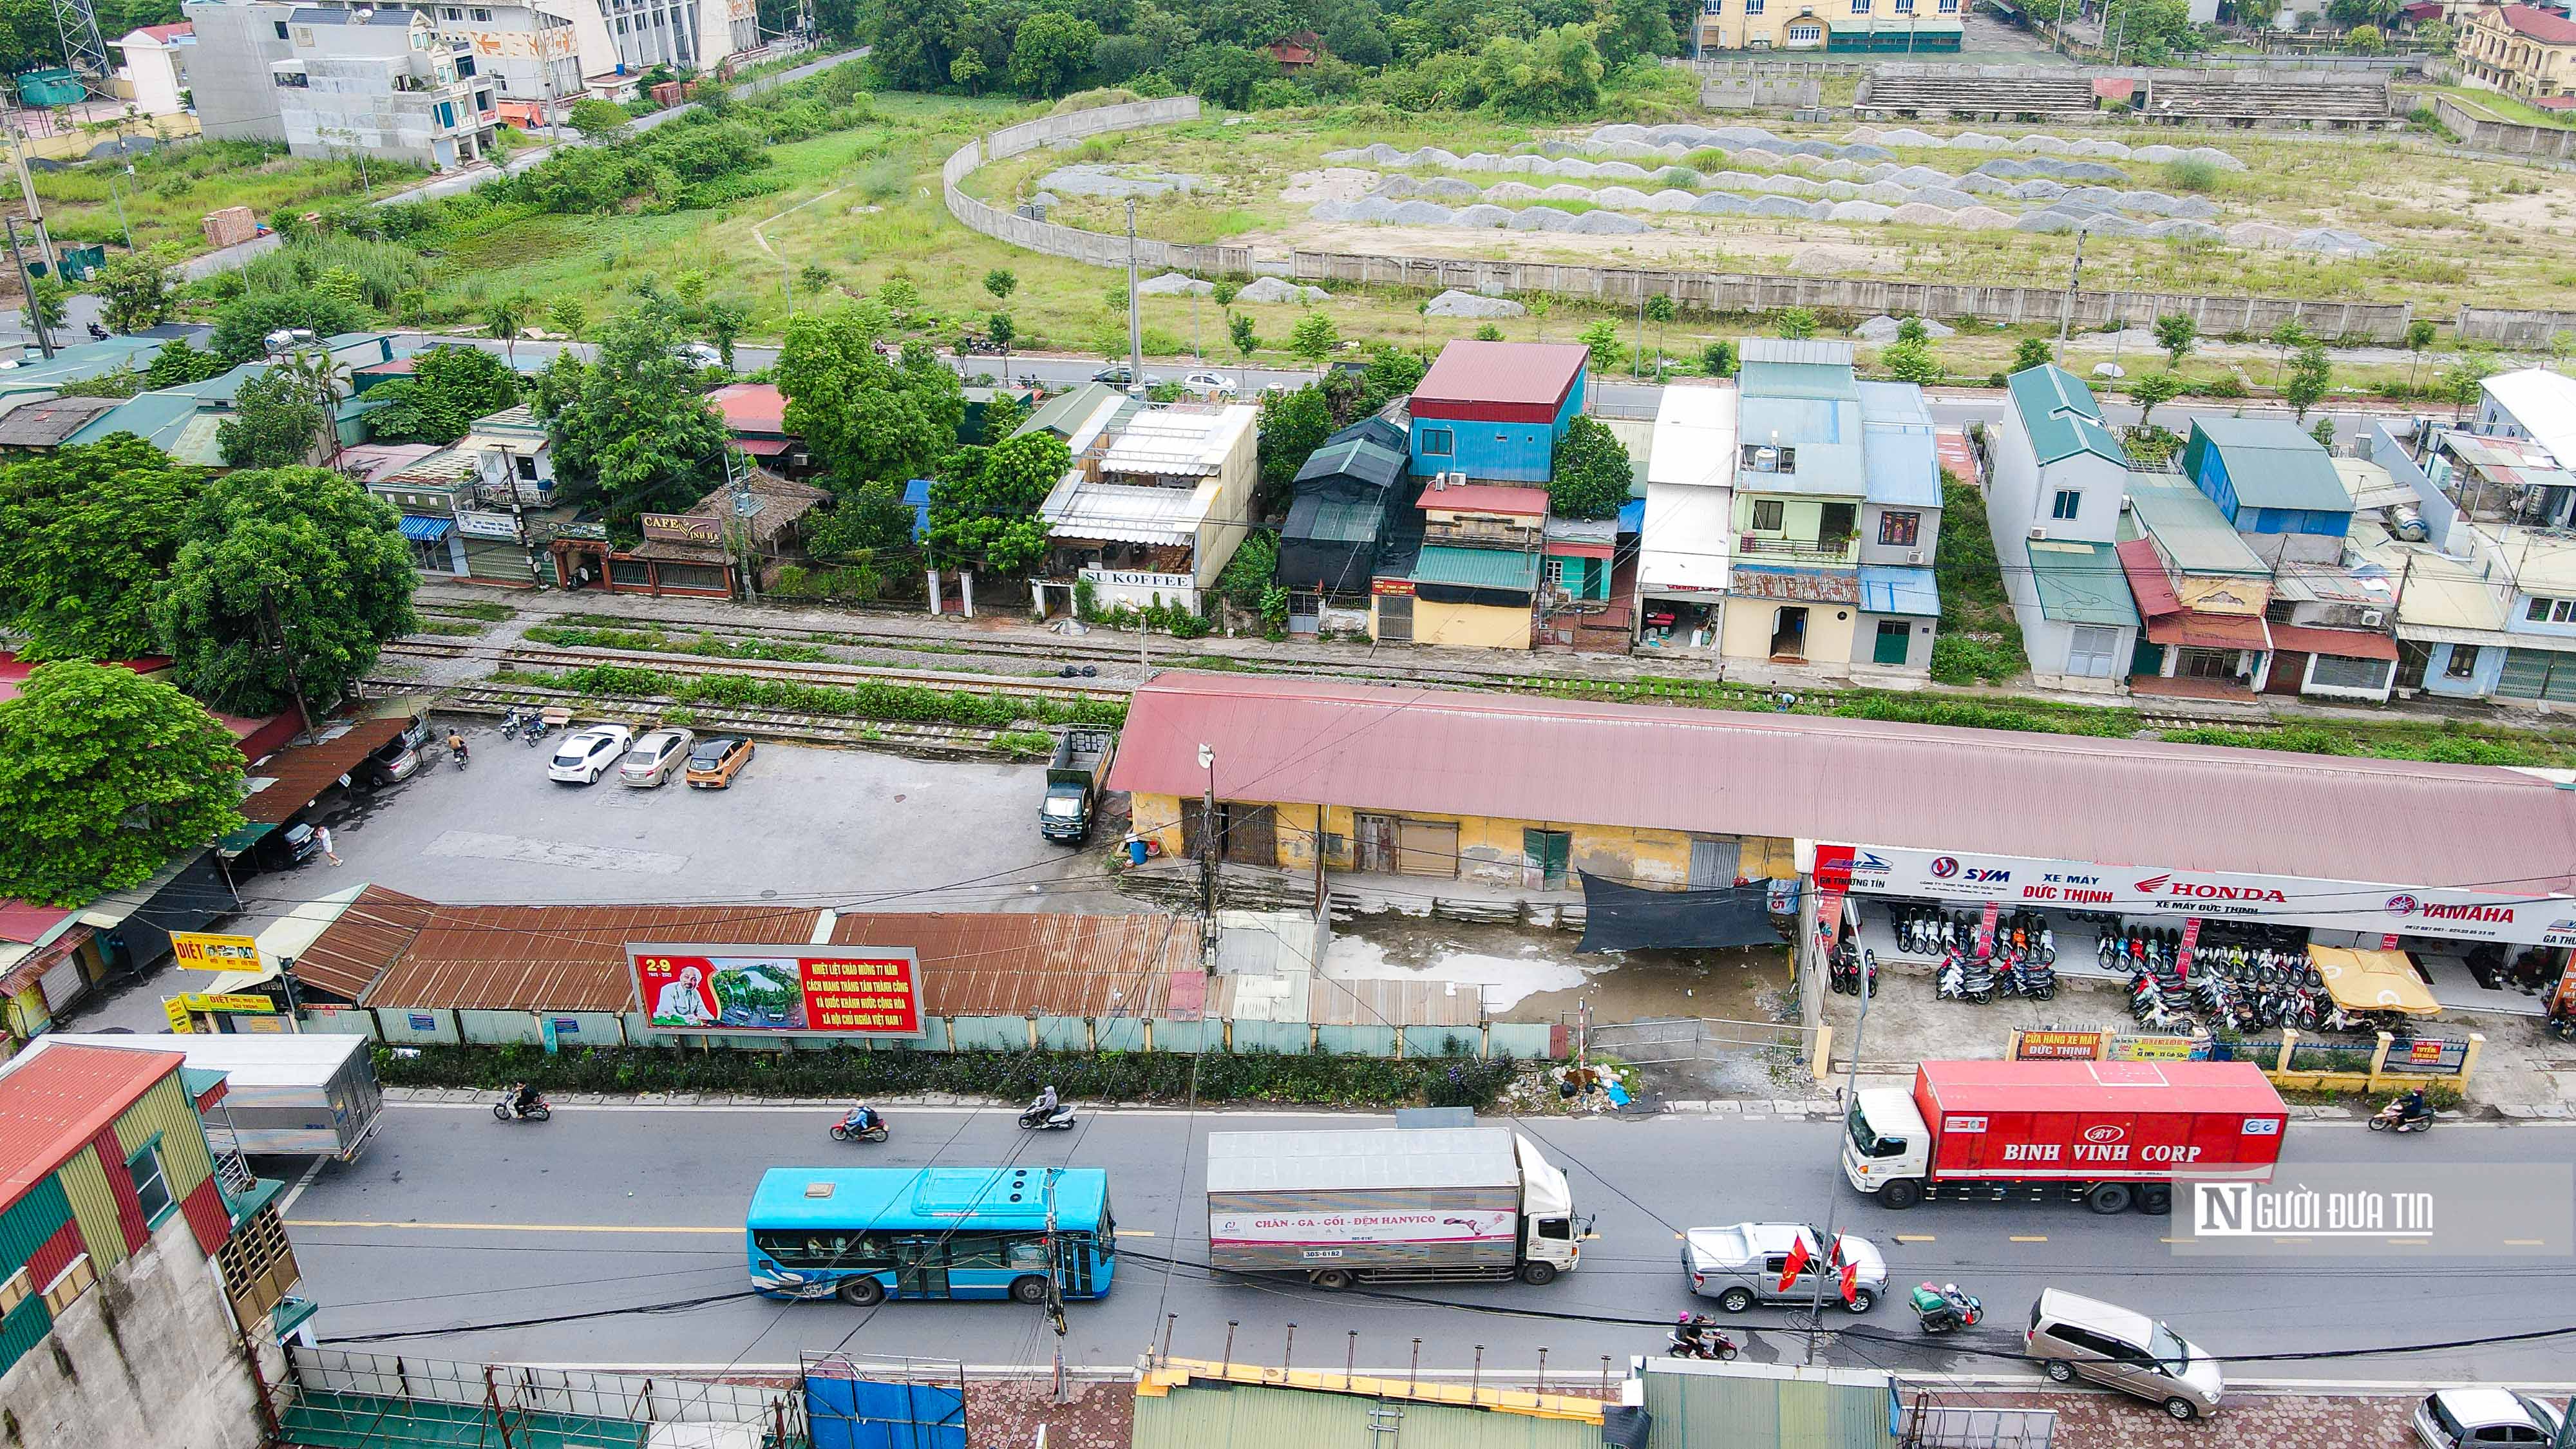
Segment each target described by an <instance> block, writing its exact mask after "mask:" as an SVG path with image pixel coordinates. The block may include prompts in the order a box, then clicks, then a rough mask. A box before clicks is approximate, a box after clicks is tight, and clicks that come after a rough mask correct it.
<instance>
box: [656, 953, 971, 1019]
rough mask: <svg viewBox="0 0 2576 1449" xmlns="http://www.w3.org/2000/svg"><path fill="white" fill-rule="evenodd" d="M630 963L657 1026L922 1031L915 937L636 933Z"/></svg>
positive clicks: (919, 964) (918, 967)
mask: <svg viewBox="0 0 2576 1449" xmlns="http://www.w3.org/2000/svg"><path fill="white" fill-rule="evenodd" d="M626 964H627V967H628V969H629V970H630V971H632V972H633V974H634V977H635V1000H636V1002H637V1004H638V1005H639V1006H640V1007H641V1008H642V1010H643V1012H644V1017H645V1022H646V1024H647V1025H648V1026H650V1027H651V1028H652V1029H653V1030H655V1031H667V1032H713V1033H721V1034H724V1035H728V1036H741V1035H745V1034H749V1033H754V1032H779V1033H794V1034H798V1035H807V1036H849V1037H917V1036H920V1035H921V1034H922V1027H921V960H920V958H919V956H917V955H916V954H915V953H914V952H913V950H912V948H910V947H908V946H903V947H886V946H727V945H703V944H696V945H666V944H661V943H638V942H630V943H628V945H627V947H626Z"/></svg>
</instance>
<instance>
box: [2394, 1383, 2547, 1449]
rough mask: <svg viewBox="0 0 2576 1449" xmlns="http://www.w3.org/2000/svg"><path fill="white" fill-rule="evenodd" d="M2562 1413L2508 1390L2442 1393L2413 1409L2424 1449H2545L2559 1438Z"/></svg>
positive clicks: (2430, 1396)
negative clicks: (2516, 1448)
mask: <svg viewBox="0 0 2576 1449" xmlns="http://www.w3.org/2000/svg"><path fill="white" fill-rule="evenodd" d="M2558 1418H2559V1413H2558V1410H2557V1409H2555V1408H2553V1407H2551V1406H2550V1405H2549V1404H2547V1403H2545V1402H2543V1401H2542V1400H2540V1399H2537V1398H2534V1397H2532V1396H2531V1395H2529V1394H2517V1393H2512V1392H2509V1391H2507V1390H2504V1389H2443V1390H2442V1391H2440V1392H2439V1393H2435V1394H2431V1395H2428V1396H2427V1397H2426V1398H2425V1400H2424V1402H2422V1403H2420V1404H2417V1405H2416V1406H2415V1416H2414V1424H2415V1442H2417V1443H2418V1444H2421V1445H2423V1446H2424V1449H2505V1446H2508V1445H2521V1446H2524V1449H2542V1446H2544V1445H2548V1444H2551V1443H2555V1442H2556V1441H2557V1438H2558Z"/></svg>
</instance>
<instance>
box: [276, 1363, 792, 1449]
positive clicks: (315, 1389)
mask: <svg viewBox="0 0 2576 1449" xmlns="http://www.w3.org/2000/svg"><path fill="white" fill-rule="evenodd" d="M289 1353H290V1356H289V1359H288V1367H289V1372H290V1376H291V1378H292V1381H293V1392H292V1393H291V1395H289V1396H288V1397H287V1398H286V1401H285V1404H284V1407H283V1409H282V1410H281V1413H280V1418H281V1419H282V1421H283V1424H284V1429H285V1434H284V1438H285V1439H286V1440H287V1442H290V1443H314V1444H342V1445H348V1446H350V1449H402V1446H409V1445H419V1444H465V1443H493V1444H533V1443H544V1444H559V1445H562V1446H565V1449H612V1446H614V1449H626V1446H631V1445H634V1444H637V1443H641V1442H644V1441H645V1440H646V1439H647V1438H648V1437H650V1438H651V1439H652V1441H653V1442H656V1443H660V1442H663V1441H664V1439H665V1438H669V1437H670V1436H669V1435H668V1434H667V1433H657V1432H656V1431H654V1430H652V1429H651V1428H650V1427H649V1426H652V1425H657V1424H701V1425H719V1426H733V1427H734V1432H735V1434H736V1436H737V1437H749V1438H750V1439H751V1441H752V1442H761V1441H762V1439H763V1438H764V1436H765V1437H766V1438H767V1439H769V1440H772V1441H775V1442H780V1443H787V1444H797V1443H802V1442H804V1434H805V1413H804V1395H803V1392H802V1390H801V1389H799V1388H798V1387H797V1386H796V1384H795V1381H794V1379H793V1378H786V1379H781V1380H780V1381H778V1382H776V1383H758V1382H742V1381H735V1382H724V1383H719V1382H716V1381H713V1380H708V1379H682V1378H673V1377H670V1376H656V1375H650V1374H628V1373H605V1372H594V1371H592V1370H588V1369H548V1368H533V1367H530V1366H528V1365H525V1364H477V1363H462V1362H457V1361H453V1360H446V1359H428V1358H411V1357H407V1356H402V1355H395V1354H373V1353H353V1352H349V1351H347V1350H344V1349H336V1348H306V1347H302V1346H297V1347H295V1348H293V1349H291V1350H290V1351H289ZM694 1432H695V1433H696V1434H698V1435H700V1436H703V1437H700V1438H689V1439H687V1440H685V1442H690V1443H699V1442H705V1443H716V1442H730V1441H728V1440H723V1439H720V1438H719V1437H716V1436H717V1434H718V1432H719V1431H712V1430H699V1431H694ZM670 1442H674V1443H677V1442H683V1440H681V1439H678V1438H671V1439H670Z"/></svg>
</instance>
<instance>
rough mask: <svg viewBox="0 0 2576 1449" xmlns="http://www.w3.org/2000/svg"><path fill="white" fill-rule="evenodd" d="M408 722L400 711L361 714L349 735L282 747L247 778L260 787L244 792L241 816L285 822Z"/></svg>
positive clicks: (258, 822) (396, 733)
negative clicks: (391, 714)
mask: <svg viewBox="0 0 2576 1449" xmlns="http://www.w3.org/2000/svg"><path fill="white" fill-rule="evenodd" d="M410 724H411V721H410V720H408V719H404V718H401V717H399V716H397V717H395V718H392V719H362V720H360V721H358V722H357V723H356V724H353V725H351V726H349V732H348V733H347V734H344V735H340V736H338V737H336V738H333V739H327V740H321V741H318V742H316V743H314V744H309V745H290V746H288V747H287V748H285V749H282V750H279V751H278V752H277V753H276V754H274V755H271V756H269V757H268V758H267V759H265V760H262V761H260V762H259V763H258V764H256V765H253V766H252V767H251V770H250V777H249V781H248V783H249V784H251V785H254V786H256V787H257V788H256V789H254V790H253V791H252V792H251V793H250V794H249V795H247V796H245V797H243V799H242V806H241V812H242V818H243V819H244V820H248V821H251V822H253V823H255V824H266V825H276V824H279V823H281V822H283V821H284V820H285V819H286V817H287V816H289V815H292V814H294V813H295V812H296V811H298V810H301V809H303V808H304V807H305V806H307V805H310V804H312V803H313V802H314V800H316V799H317V798H319V797H320V796H321V794H322V792H323V791H325V790H328V789H330V788H331V787H332V786H333V785H335V784H338V783H339V781H340V777H341V776H343V775H345V774H347V773H349V772H350V771H351V770H354V769H356V768H357V767H358V762H359V761H360V760H363V759H365V758H366V757H367V756H369V755H372V754H374V753H375V752H376V751H377V750H379V749H381V748H383V747H384V746H386V745H388V744H391V743H392V742H393V738H394V736H396V735H398V734H401V733H402V732H403V730H404V729H405V728H407V727H408V726H409V725H410ZM263 781H265V782H266V783H265V784H263V783H261V782H263Z"/></svg>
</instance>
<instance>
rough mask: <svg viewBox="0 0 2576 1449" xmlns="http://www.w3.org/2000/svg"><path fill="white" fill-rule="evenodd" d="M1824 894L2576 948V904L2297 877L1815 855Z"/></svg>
mask: <svg viewBox="0 0 2576 1449" xmlns="http://www.w3.org/2000/svg"><path fill="white" fill-rule="evenodd" d="M1816 887H1817V889H1819V890H1826V891H1851V892H1854V893H1856V894H1861V895H1895V896H1942V897H1947V898H1949V899H1951V900H1982V901H1994V902H2002V903H2009V904H2013V905H2045V906H2072V907H2076V908H2078V909H2082V910H2091V911H2116V912H2118V913H2119V914H2121V915H2129V916H2149V915H2158V914H2163V915H2171V916H2176V917H2185V916H2200V917H2209V918H2215V919H2218V920H2256V921H2278V922H2284V923H2287V924H2291V925H2301V926H2318V927H2323V928H2326V929H2329V930H2348V931H2361V932H2377V933H2380V934H2383V935H2389V936H2396V935H2401V934H2402V935H2410V936H2448V937H2456V938H2460V939H2465V940H2477V941H2514V942H2520V943H2522V944H2526V945H2543V946H2576V900H2571V899H2569V898H2567V897H2565V896H2538V897H2535V896H2506V895H2486V894H2482V893H2480V892H2477V891H2458V890H2427V889H2422V888H2418V887H2414V886H2392V885H2372V884H2368V883H2366V882H2361V881H2342V880H2311V879H2308V878H2306V877H2303V876H2293V875H2241V874H2231V873H2227V872H2219V871H2172V870H2155V869H2150V868H2147V867H2144V866H2134V865H2125V866H2124V865H2100V864H2096V863H2094V862H2091V861H2077V860H2042V859H2037V858H2034V857H2030V856H2020V855H1962V854H1952V853H1947V852H1943V851H1937V850H1906V849H1901V848H1897V847H1892V846H1883V845H1828V844H1824V843H1821V842H1820V843H1818V845H1817V846H1816Z"/></svg>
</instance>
